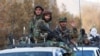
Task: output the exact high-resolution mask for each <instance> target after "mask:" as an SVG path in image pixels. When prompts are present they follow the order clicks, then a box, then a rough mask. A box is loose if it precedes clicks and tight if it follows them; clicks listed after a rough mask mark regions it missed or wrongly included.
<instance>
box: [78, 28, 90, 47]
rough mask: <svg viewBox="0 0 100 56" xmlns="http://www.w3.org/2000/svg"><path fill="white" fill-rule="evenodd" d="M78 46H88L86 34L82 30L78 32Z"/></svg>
mask: <svg viewBox="0 0 100 56" xmlns="http://www.w3.org/2000/svg"><path fill="white" fill-rule="evenodd" d="M78 45H79V46H82V45H84V46H86V45H89V40H88V37H87V34H86V33H85V30H84V29H81V30H80V34H79V37H78Z"/></svg>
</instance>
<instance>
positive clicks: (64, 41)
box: [53, 18, 72, 52]
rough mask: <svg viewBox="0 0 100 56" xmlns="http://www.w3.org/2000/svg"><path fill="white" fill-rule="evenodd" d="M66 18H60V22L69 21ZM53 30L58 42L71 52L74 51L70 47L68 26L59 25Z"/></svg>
mask: <svg viewBox="0 0 100 56" xmlns="http://www.w3.org/2000/svg"><path fill="white" fill-rule="evenodd" d="M66 20H67V19H66V18H60V19H59V23H60V22H67V21H66ZM53 32H54V34H55V35H56V37H55V39H56V41H57V42H58V45H59V46H60V47H63V48H65V49H66V50H68V51H69V52H72V50H71V47H70V30H69V29H68V28H67V27H61V26H60V25H59V26H57V27H56V29H55V30H54V31H53Z"/></svg>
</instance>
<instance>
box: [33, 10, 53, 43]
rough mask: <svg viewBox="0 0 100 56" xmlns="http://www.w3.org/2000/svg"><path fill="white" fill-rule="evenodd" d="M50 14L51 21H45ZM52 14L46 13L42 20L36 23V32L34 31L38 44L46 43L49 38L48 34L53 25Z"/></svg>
mask: <svg viewBox="0 0 100 56" xmlns="http://www.w3.org/2000/svg"><path fill="white" fill-rule="evenodd" d="M46 14H49V15H50V19H49V20H45V15H46ZM51 19H52V18H51V12H49V11H44V13H43V16H42V19H39V20H38V21H36V23H35V26H34V28H35V30H34V39H35V41H36V43H43V42H46V38H47V37H48V33H50V32H51V29H50V25H51Z"/></svg>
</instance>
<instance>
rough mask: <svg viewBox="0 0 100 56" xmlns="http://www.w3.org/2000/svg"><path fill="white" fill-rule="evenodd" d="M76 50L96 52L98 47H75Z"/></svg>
mask: <svg viewBox="0 0 100 56" xmlns="http://www.w3.org/2000/svg"><path fill="white" fill-rule="evenodd" d="M77 48H78V50H94V51H95V50H98V49H99V48H98V47H77ZM74 51H76V49H75V48H74Z"/></svg>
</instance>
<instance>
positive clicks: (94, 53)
mask: <svg viewBox="0 0 100 56" xmlns="http://www.w3.org/2000/svg"><path fill="white" fill-rule="evenodd" d="M74 51H75V53H74V55H75V56H100V50H99V48H98V47H78V50H76V49H74Z"/></svg>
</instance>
